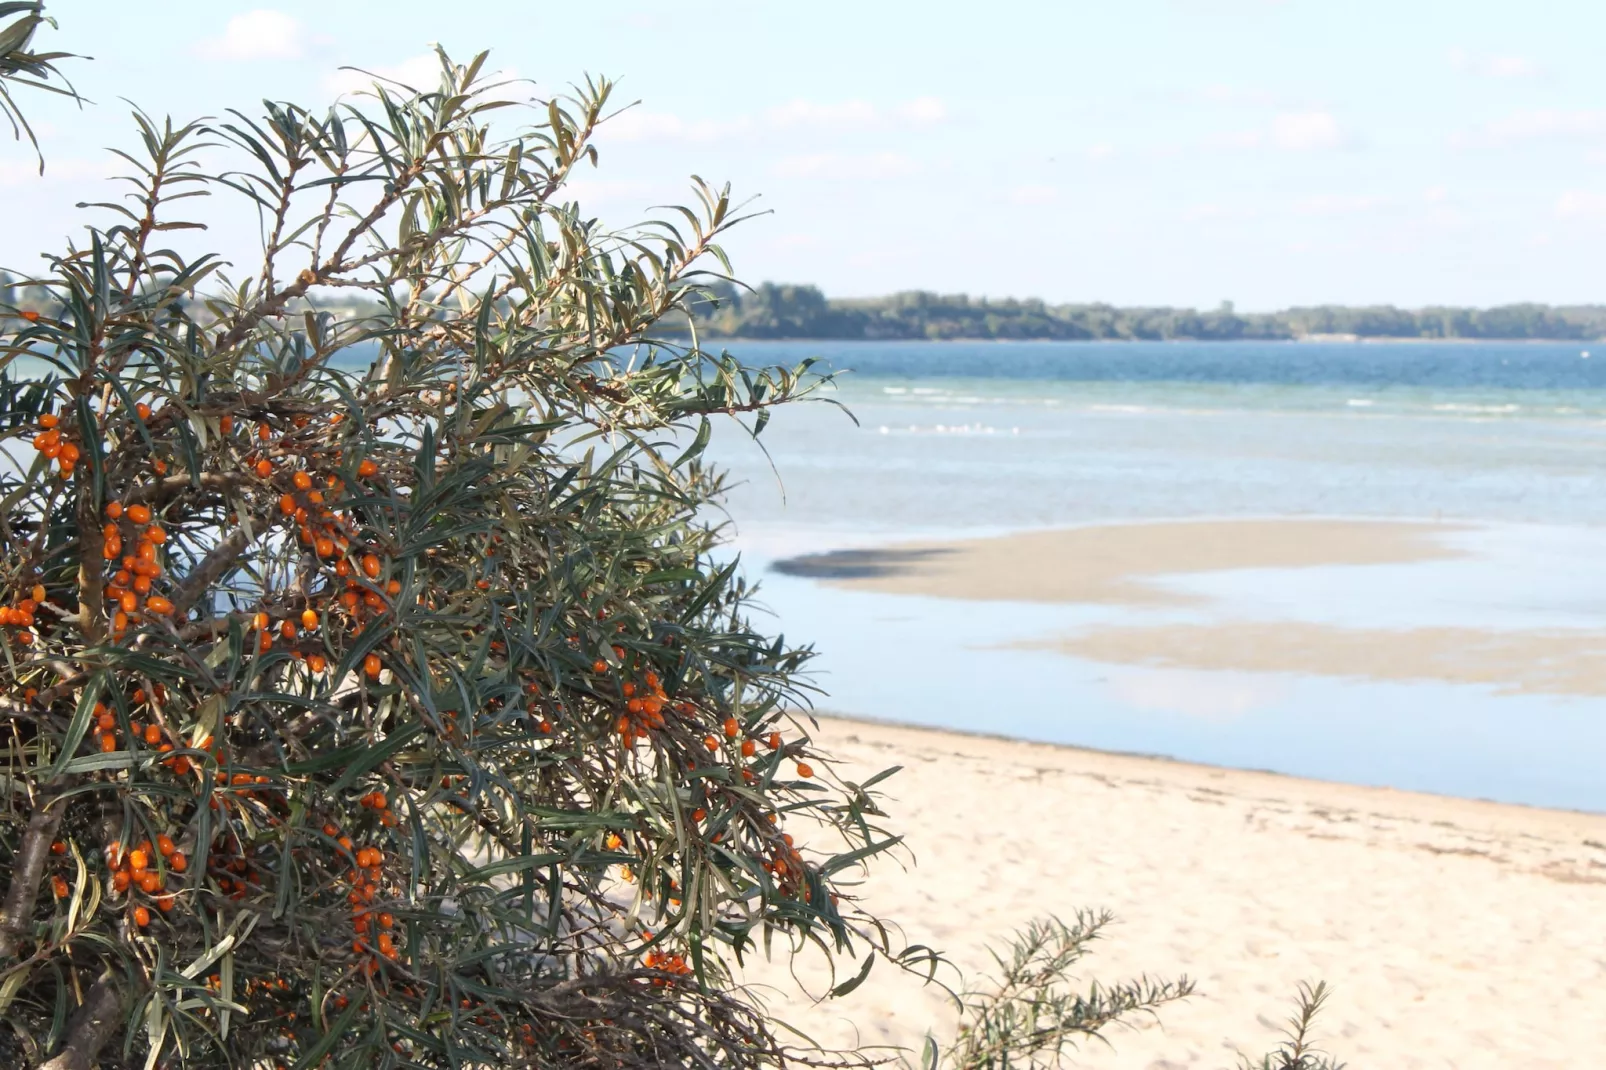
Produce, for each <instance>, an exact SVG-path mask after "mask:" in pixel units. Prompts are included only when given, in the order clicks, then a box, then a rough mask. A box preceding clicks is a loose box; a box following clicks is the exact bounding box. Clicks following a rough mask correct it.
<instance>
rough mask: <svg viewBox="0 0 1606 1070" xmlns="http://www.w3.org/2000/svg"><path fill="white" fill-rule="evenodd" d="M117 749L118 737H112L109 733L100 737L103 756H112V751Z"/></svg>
mask: <svg viewBox="0 0 1606 1070" xmlns="http://www.w3.org/2000/svg"><path fill="white" fill-rule="evenodd" d="M116 749H117V737H116V736H114V735H112V734H111V733H110V732H107V733H106V734H105V735H103V736H101V737H100V751H101V753H102V754H110V753H111V752H112V751H114V750H116Z"/></svg>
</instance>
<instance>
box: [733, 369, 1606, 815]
mask: <svg viewBox="0 0 1606 1070" xmlns="http://www.w3.org/2000/svg"><path fill="white" fill-rule="evenodd" d="M730 348H731V349H732V350H733V351H734V352H737V353H738V354H740V355H741V356H743V357H744V358H745V359H747V360H749V361H752V362H772V361H773V362H785V361H792V360H796V359H800V358H801V357H803V356H818V357H822V358H824V359H825V360H827V361H829V362H831V363H832V364H834V365H836V366H837V367H852V368H854V369H856V370H855V372H854V373H853V374H851V375H846V376H843V377H842V379H841V381H840V383H839V385H838V387H837V388H836V390H835V391H834V393H833V394H832V395H831V396H832V397H833V398H834V399H836V400H838V401H840V402H842V403H843V404H844V405H846V406H847V407H848V408H849V409H850V410H851V411H852V412H853V414H854V416H856V417H857V420H858V423H857V424H855V423H854V422H853V421H852V420H850V419H848V418H847V417H846V416H844V415H843V414H842V413H841V412H840V411H838V410H836V409H835V408H833V407H832V406H828V405H800V406H795V407H793V408H791V409H790V410H786V411H783V412H782V413H780V414H779V415H777V416H776V418H775V420H774V422H773V423H772V425H771V426H770V428H768V429H766V431H765V432H764V435H763V439H762V441H763V442H764V445H765V447H766V449H767V451H768V453H767V456H766V455H765V454H763V453H761V452H760V451H758V450H757V449H755V448H754V447H753V446H752V445H751V444H750V443H745V442H743V441H742V440H741V438H740V436H739V435H737V434H734V433H726V434H724V435H722V436H721V435H716V438H715V443H716V446H715V450H714V454H715V457H716V459H717V460H719V461H720V462H722V463H724V464H725V465H726V466H727V467H729V468H730V469H732V471H733V474H734V475H735V476H736V477H737V479H738V480H739V482H740V485H739V486H738V487H737V489H736V490H735V491H734V492H733V494H732V496H731V498H730V501H729V502H728V503H727V508H728V511H729V516H730V518H731V520H732V521H733V523H734V529H735V535H736V545H737V547H738V549H740V550H741V551H742V552H743V553H744V554H745V555H746V558H747V560H748V563H749V567H750V571H753V572H755V573H759V574H761V575H762V577H763V583H764V593H765V598H766V600H767V602H768V603H769V605H770V607H771V609H772V611H773V612H774V614H775V621H774V622H773V623H774V624H775V625H777V626H779V627H780V628H782V629H783V630H785V631H786V632H787V634H788V636H789V638H791V639H793V640H799V641H812V642H814V643H815V644H816V645H817V646H818V648H819V650H820V651H821V656H820V658H819V661H818V662H817V666H818V669H819V674H818V682H819V684H820V685H821V686H822V688H824V689H825V691H826V692H827V693H828V694H827V696H826V697H824V698H822V699H821V700H820V703H819V705H820V706H821V708H823V709H830V710H837V711H841V712H844V713H849V714H857V715H861V716H872V717H878V718H883V719H889V720H898V721H905V722H910V723H920V724H931V725H940V726H945V727H954V728H963V729H971V730H979V731H989V732H996V733H1001V734H1005V735H1013V736H1018V737H1021V738H1030V739H1041V740H1046V741H1051V742H1063V743H1072V744H1078V745H1085V746H1094V747H1100V748H1105V749H1112V750H1124V751H1137V752H1143V753H1154V754H1163V755H1168V756H1173V757H1178V758H1183V759H1188V760H1196V761H1204V762H1211V763H1217V764H1224V765H1232V766H1240V767H1248V768H1262V769H1271V770H1275V771H1280V772H1286V773H1292V774H1298V775H1305V776H1315V777H1323V778H1329V779H1337V780H1344V781H1350V782H1356V783H1367V784H1380V785H1389V786H1395V787H1402V788H1410V789H1417V790H1426V791H1435V792H1443V793H1447V794H1455V795H1463V796H1469V797H1480V798H1493V799H1499V800H1503V801H1511V802H1523V803H1530V804H1535V805H1548V806H1563V807H1573V808H1581V809H1592V810H1606V776H1603V775H1602V773H1603V770H1606V700H1601V699H1595V698H1579V697H1569V696H1551V695H1537V694H1507V693H1502V692H1501V691H1500V689H1497V688H1492V687H1482V686H1471V685H1456V684H1445V683H1432V682H1428V683H1391V682H1379V681H1370V680H1362V679H1350V678H1338V677H1316V676H1303V675H1296V674H1275V673H1236V672H1203V671H1195V670H1189V671H1182V670H1172V669H1158V668H1152V667H1147V666H1131V665H1123V666H1115V665H1104V664H1099V663H1096V662H1091V661H1085V660H1081V659H1077V658H1071V657H1067V656H1064V655H1060V654H1057V653H1050V652H1043V651H1024V650H1019V649H1005V648H1004V645H1005V644H1007V643H1009V642H1013V641H1020V640H1025V641H1031V640H1041V639H1044V638H1048V637H1052V636H1053V635H1055V634H1059V633H1064V632H1066V631H1069V630H1074V629H1077V628H1086V627H1096V626H1097V625H1098V624H1100V623H1110V624H1131V623H1147V624H1153V623H1156V622H1167V621H1171V620H1173V619H1175V620H1186V621H1189V622H1205V623H1208V622H1210V621H1228V620H1233V621H1236V620H1260V621H1264V620H1300V621H1306V620H1308V621H1317V622H1321V623H1328V624H1336V625H1339V626H1344V627H1371V628H1379V627H1384V628H1409V627H1429V626H1443V625H1452V626H1459V627H1474V628H1491V629H1511V628H1563V629H1573V628H1578V629H1592V628H1599V627H1602V626H1603V622H1606V568H1603V567H1602V566H1601V562H1602V561H1603V560H1606V347H1603V349H1602V352H1601V353H1599V354H1593V353H1592V354H1590V355H1589V356H1587V357H1586V356H1584V355H1583V354H1584V353H1585V352H1586V351H1587V350H1588V347H1587V346H1586V347H1580V346H1577V345H1509V346H1503V345H1460V344H1451V345H1431V344H1415V343H1412V344H1392V345H1391V344H1368V345H1326V344H1321V345H1312V344H1307V345H1300V344H1278V343H1270V344H1259V345H1243V344H1211V343H1192V344H1190V343H1166V344H1142V343H1139V344H1131V345H1121V344H1062V345H1056V344H1047V343H1024V344H996V343H985V344H976V345H966V344H963V343H931V344H922V343H887V344H880V345H877V344H865V343H853V344H841V345H837V344H831V343H812V344H809V343H762V344H761V343H733V344H731V346H730ZM772 465H773V468H772V467H771V466H772ZM1283 516H1326V517H1376V518H1394V519H1412V520H1434V519H1441V520H1455V521H1461V522H1470V523H1471V524H1472V525H1473V530H1471V531H1469V532H1466V533H1464V534H1462V535H1456V536H1453V537H1451V538H1452V539H1453V540H1459V545H1460V546H1461V548H1462V549H1464V550H1465V551H1467V556H1465V557H1463V558H1459V559H1456V560H1453V561H1443V562H1428V563H1424V564H1419V565H1390V566H1364V567H1356V566H1346V567H1334V568H1314V569H1300V570H1244V571H1242V572H1228V573H1217V574H1211V575H1208V576H1199V577H1178V578H1176V579H1175V580H1174V581H1173V582H1175V583H1177V584H1180V585H1183V586H1186V587H1189V588H1190V589H1193V590H1196V591H1199V592H1201V593H1205V594H1208V595H1210V596H1211V598H1212V599H1213V601H1212V602H1211V603H1210V607H1209V608H1208V609H1207V610H1198V611H1193V612H1192V613H1191V615H1190V614H1183V615H1181V616H1180V617H1178V616H1176V615H1174V614H1173V615H1170V616H1167V615H1164V614H1162V615H1159V616H1157V615H1155V614H1154V613H1152V612H1149V613H1140V612H1138V611H1136V610H1127V609H1121V608H1119V607H1114V608H1112V607H1085V606H1022V605H1012V604H1009V603H953V602H947V601H944V600H941V599H926V598H910V597H900V596H886V595H875V594H866V593H861V592H843V591H838V590H835V589H832V588H829V587H824V586H821V585H819V584H816V583H814V582H812V581H809V580H806V579H799V578H796V577H790V576H784V575H780V574H777V573H773V572H770V571H768V566H769V565H770V564H771V563H773V562H774V561H775V560H777V559H780V558H783V557H787V556H790V555H793V554H798V553H807V552H813V551H819V550H825V549H834V548H844V547H853V546H864V545H873V544H876V543H882V542H887V541H893V540H898V539H903V538H909V537H931V536H938V537H946V536H974V535H982V534H992V533H1001V532H1006V531H1014V530H1022V529H1029V528H1040V527H1057V526H1065V525H1071V524H1096V523H1113V522H1128V521H1146V520H1165V519H1183V518H1198V517H1283Z"/></svg>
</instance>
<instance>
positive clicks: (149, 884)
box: [106, 835, 189, 929]
mask: <svg viewBox="0 0 1606 1070" xmlns="http://www.w3.org/2000/svg"><path fill="white" fill-rule="evenodd" d="M158 853H160V855H161V857H162V859H163V862H164V864H163V865H161V866H157V865H155V863H156V856H157V854H158ZM106 862H107V864H108V865H109V866H111V870H112V894H113V895H114V896H115V895H121V894H122V893H124V892H128V893H129V904H130V905H131V906H132V907H133V911H132V914H133V919H134V924H135V925H138V926H139V927H140V928H142V929H143V928H144V927H145V926H147V925H149V924H150V923H151V912H150V908H149V907H147V906H145V905H144V904H143V903H139V902H137V901H136V900H135V898H134V893H135V892H140V893H143V894H144V895H145V896H146V897H149V899H150V901H151V902H153V903H155V904H156V908H157V909H158V910H160V911H161V912H162V913H163V914H166V913H168V912H170V911H171V910H172V909H173V903H174V901H175V900H176V898H177V897H176V896H175V895H174V893H172V892H167V891H166V888H167V874H168V873H183V872H184V871H185V870H186V869H188V868H189V860H188V859H187V858H185V857H184V852H183V851H180V850H179V849H178V846H177V845H176V844H175V843H174V842H173V840H172V837H170V836H166V835H162V836H158V837H157V838H156V844H155V846H154V847H152V845H151V841H150V840H141V841H140V843H139V845H138V846H136V847H135V848H133V850H131V851H129V852H128V853H127V854H124V853H123V850H122V845H121V844H118V843H109V844H107V845H106Z"/></svg>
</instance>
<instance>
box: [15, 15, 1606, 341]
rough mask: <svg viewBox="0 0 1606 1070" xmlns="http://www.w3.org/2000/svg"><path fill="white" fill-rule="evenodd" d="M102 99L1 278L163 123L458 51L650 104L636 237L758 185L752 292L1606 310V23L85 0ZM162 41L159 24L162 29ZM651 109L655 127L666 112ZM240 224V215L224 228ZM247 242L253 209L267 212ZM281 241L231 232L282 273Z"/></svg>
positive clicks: (89, 80)
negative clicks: (140, 130) (713, 192)
mask: <svg viewBox="0 0 1606 1070" xmlns="http://www.w3.org/2000/svg"><path fill="white" fill-rule="evenodd" d="M48 9H49V11H50V13H51V14H53V15H55V16H56V17H57V19H58V20H59V21H60V23H61V28H60V30H59V31H58V32H53V33H52V32H46V33H45V34H43V35H42V37H41V41H40V45H41V47H54V48H61V49H64V50H68V51H73V52H77V53H82V54H85V55H87V56H92V57H93V59H92V60H80V61H72V62H69V63H68V65H67V70H68V72H69V74H70V75H71V77H72V79H73V81H74V83H75V84H76V85H77V87H78V89H79V91H80V92H81V93H82V94H83V96H85V97H86V98H88V100H89V101H91V103H87V104H85V105H84V106H83V108H82V109H81V110H79V109H77V108H75V107H74V106H73V105H72V104H71V103H70V102H67V101H62V100H58V99H54V98H49V97H45V96H42V95H39V94H32V95H29V96H28V97H25V98H24V103H25V104H26V106H27V107H28V110H29V113H30V115H31V116H32V117H33V118H34V119H35V121H36V125H37V126H38V127H39V130H40V135H41V137H40V141H41V147H42V149H43V152H44V154H45V157H46V160H47V170H46V173H45V176H44V177H43V178H40V177H39V176H38V175H37V173H36V170H35V167H36V165H35V161H34V159H33V157H32V156H31V154H30V152H29V150H28V148H27V146H26V145H25V144H13V143H11V142H8V141H4V140H0V220H3V221H4V224H3V226H0V266H5V267H9V268H12V269H14V270H21V271H24V272H26V271H29V270H34V269H36V268H37V266H38V265H39V263H40V261H39V259H38V258H39V256H40V254H41V253H42V252H45V251H49V250H56V249H59V248H61V247H63V244H64V242H65V240H66V239H67V237H68V236H69V235H82V233H83V227H84V226H85V224H86V221H87V220H88V218H89V217H88V216H87V215H86V213H85V212H83V211H80V210H77V209H75V208H74V205H75V203H77V202H79V201H86V200H106V199H108V197H109V196H110V195H113V194H114V187H112V186H110V185H108V181H107V180H108V177H109V176H110V175H112V174H115V173H116V168H115V163H116V161H115V159H114V158H113V157H112V156H111V155H110V154H109V153H108V152H107V151H106V148H107V147H121V148H125V149H127V148H131V147H132V146H133V144H134V136H133V127H132V124H131V123H130V121H129V118H128V113H129V103H128V102H129V101H132V102H134V103H137V104H138V105H139V106H141V107H142V108H144V109H145V110H146V111H147V112H149V113H151V114H153V115H157V116H163V115H172V116H173V117H174V118H175V119H181V120H186V119H191V118H196V117H200V116H217V115H221V114H223V113H224V112H225V111H226V109H228V108H240V109H252V108H254V107H257V106H258V105H259V102H260V101H261V100H262V99H264V98H272V99H277V100H294V101H297V102H299V103H303V104H308V105H319V106H322V105H324V104H327V103H329V102H332V101H333V100H334V99H335V98H336V97H337V96H339V95H340V94H342V93H350V92H352V91H354V90H355V89H357V88H358V87H360V85H361V84H362V81H363V79H362V78H360V77H358V76H355V75H353V74H352V73H351V72H343V71H342V70H341V68H342V67H343V66H360V67H363V68H365V69H367V70H371V71H377V72H380V73H385V74H388V75H393V76H398V77H401V78H403V79H404V80H406V79H408V78H412V79H414V80H417V79H424V78H428V79H430V80H433V73H432V70H433V61H431V60H429V59H428V57H429V47H430V45H431V43H434V42H439V43H440V44H442V45H443V46H445V47H446V48H447V49H448V50H449V51H450V52H451V53H452V54H453V55H454V56H457V57H461V58H467V57H468V56H470V55H472V54H473V53H474V52H476V51H478V50H481V49H484V48H491V49H492V50H493V51H492V56H491V61H490V65H491V66H492V67H493V68H495V69H498V70H501V71H505V72H507V73H509V74H511V75H516V76H517V77H519V78H522V79H529V80H530V81H531V83H532V84H531V85H529V86H527V87H523V88H522V89H521V92H522V93H524V94H527V95H529V96H532V97H545V96H547V95H550V94H554V93H559V92H562V91H563V90H564V89H565V87H566V86H568V85H570V84H572V83H573V82H574V81H576V80H577V79H581V78H584V77H585V76H586V75H587V74H600V75H606V76H609V77H611V78H615V79H617V80H618V82H619V86H618V89H617V93H616V97H615V101H616V102H617V103H618V104H620V105H621V106H622V105H626V104H634V105H635V106H634V107H631V108H629V109H628V110H625V111H624V112H623V113H622V114H620V115H618V116H617V117H616V118H614V119H612V120H611V121H610V122H609V123H608V124H606V125H605V126H604V128H603V130H602V131H601V132H600V133H599V135H598V140H597V144H598V146H599V148H600V150H601V160H600V166H599V167H598V168H597V169H596V170H595V171H587V172H585V173H583V174H582V176H581V177H580V179H579V180H578V182H577V185H576V188H575V191H574V193H575V196H577V197H578V198H579V199H580V200H581V201H582V203H583V204H584V205H585V206H586V207H587V209H588V210H590V211H593V212H595V213H596V214H597V215H599V216H601V217H602V218H603V219H604V220H606V221H607V222H609V223H610V224H614V225H619V226H623V225H627V224H630V223H633V222H636V221H638V220H639V219H642V218H644V217H645V215H646V213H647V212H648V209H649V208H650V206H652V205H655V204H662V203H665V202H666V201H680V200H685V199H686V198H687V183H688V176H690V175H692V174H697V175H701V176H703V177H705V178H707V179H709V180H711V181H715V182H725V181H729V182H730V183H731V184H732V186H733V188H734V192H735V194H736V196H737V197H738V199H742V198H748V197H752V198H756V200H755V201H754V202H753V207H754V208H756V209H758V210H760V211H763V212H765V213H767V214H764V215H762V216H760V217H759V218H756V219H754V220H752V221H750V222H748V223H745V224H743V225H742V226H741V227H740V228H738V230H736V231H733V232H732V234H731V235H730V239H729V241H728V242H727V243H726V245H727V248H728V250H729V251H730V253H731V255H732V257H733V260H734V262H735V265H734V266H735V268H736V272H737V274H738V275H739V276H740V277H741V278H743V279H744V280H746V281H749V282H758V281H762V280H774V281H780V282H807V283H814V284H816V285H818V286H820V287H821V288H822V289H823V290H824V291H825V292H826V293H827V294H828V295H831V296H869V295H875V294H882V293H889V292H892V291H896V290H907V289H929V290H938V291H942V292H968V293H971V294H982V295H989V296H993V297H1006V296H1013V297H1040V298H1043V299H1045V300H1049V301H1051V302H1061V301H1077V302H1080V301H1095V300H1097V301H1108V302H1112V303H1115V304H1121V305H1162V304H1164V305H1189V306H1195V307H1215V306H1216V305H1217V304H1219V303H1220V302H1222V301H1233V302H1235V304H1236V305H1237V307H1238V308H1239V309H1240V310H1267V309H1273V308H1282V307H1287V306H1290V305H1297V304H1319V303H1338V304H1370V303H1392V304H1397V305H1405V306H1419V305H1423V304H1435V303H1444V304H1465V305H1491V304H1500V303H1506V302H1513V301H1541V302H1547V303H1553V304H1565V303H1577V302H1606V264H1603V263H1602V256H1601V252H1602V250H1603V239H1606V63H1603V62H1602V60H1603V58H1606V4H1601V3H1599V2H1598V0H1595V2H1590V0H1527V2H1525V3H1521V4H1518V3H1516V2H1514V0H1484V2H1479V0H1453V2H1452V0H1120V2H1118V3H1117V2H1110V0H992V2H990V3H986V4H978V3H960V2H950V0H921V2H920V3H915V2H913V0H899V2H891V0H856V2H844V0H811V2H810V3H807V4H789V3H780V2H774V0H763V2H758V0H727V2H725V3H722V4H717V5H711V4H687V3H674V4H671V3H648V2H643V0H612V2H609V3H597V2H574V0H571V2H568V3H562V4H559V3H549V2H545V0H505V2H504V0H458V2H456V3H441V2H439V0H431V2H416V0H385V2H383V3H373V2H357V0H323V2H321V3H312V2H301V0H293V2H292V0H279V2H277V3H275V4H274V5H273V6H271V7H263V6H257V5H256V4H252V3H232V2H228V0H207V2H204V3H202V2H192V0H162V3H161V4H159V5H149V4H129V3H126V2H124V0H119V2H116V3H112V2H106V0H52V2H50V3H49V4H48ZM155 11H159V12H160V17H157V16H156V15H154V14H153V12H155ZM636 102H639V103H636ZM215 207H216V206H214V208H215ZM236 211H238V206H236ZM249 233H250V228H249V226H245V225H243V224H242V225H240V226H235V227H232V228H231V227H229V226H226V225H225V226H220V227H219V228H217V229H215V230H214V231H213V232H212V233H211V234H210V235H209V236H210V237H211V238H212V239H213V240H215V241H216V242H217V243H218V244H219V247H220V248H221V250H222V251H223V252H224V253H225V254H226V255H229V256H230V257H232V258H237V259H239V260H242V261H244V260H248V259H249V256H248V254H249V250H248V248H247V247H246V246H247V244H248V235H249Z"/></svg>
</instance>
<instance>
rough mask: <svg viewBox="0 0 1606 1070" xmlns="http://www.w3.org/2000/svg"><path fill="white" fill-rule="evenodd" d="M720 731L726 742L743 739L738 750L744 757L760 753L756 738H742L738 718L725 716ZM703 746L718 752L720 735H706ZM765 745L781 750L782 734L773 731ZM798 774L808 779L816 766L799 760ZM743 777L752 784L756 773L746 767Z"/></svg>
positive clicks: (766, 739)
mask: <svg viewBox="0 0 1606 1070" xmlns="http://www.w3.org/2000/svg"><path fill="white" fill-rule="evenodd" d="M720 731H722V732H723V733H724V734H725V740H726V742H729V743H736V741H737V740H738V739H741V742H740V743H739V744H737V750H738V751H739V752H740V753H741V756H742V757H743V758H751V757H753V756H754V755H755V754H757V753H758V742H757V741H756V740H754V739H752V738H747V739H742V723H741V722H740V721H738V720H737V719H736V718H734V717H727V718H725V722H724V723H723V724H722V725H720ZM703 746H705V747H707V748H708V752H709V753H710V754H713V753H716V752H718V750H719V747H720V739H719V737H718V736H713V735H708V736H704V737H703ZM764 746H766V747H768V748H769V749H770V750H780V749H781V746H782V744H781V734H780V733H779V732H771V733H770V734H769V735H768V736H766V737H765V739H764ZM797 775H798V776H800V777H802V778H804V779H805V780H807V779H808V778H809V777H811V776H813V775H814V767H813V766H811V765H809V763H808V762H798V763H797ZM742 779H743V780H744V781H746V782H747V783H749V784H751V783H752V782H753V780H754V779H755V775H754V773H753V771H752V770H751V769H747V768H744V769H743V770H742Z"/></svg>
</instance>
